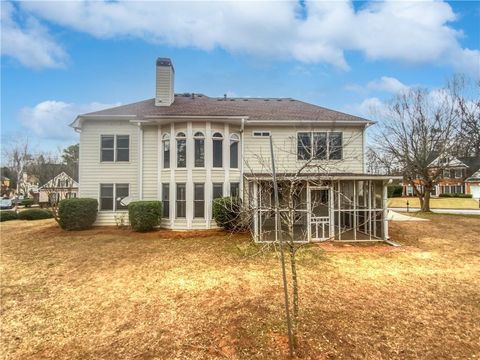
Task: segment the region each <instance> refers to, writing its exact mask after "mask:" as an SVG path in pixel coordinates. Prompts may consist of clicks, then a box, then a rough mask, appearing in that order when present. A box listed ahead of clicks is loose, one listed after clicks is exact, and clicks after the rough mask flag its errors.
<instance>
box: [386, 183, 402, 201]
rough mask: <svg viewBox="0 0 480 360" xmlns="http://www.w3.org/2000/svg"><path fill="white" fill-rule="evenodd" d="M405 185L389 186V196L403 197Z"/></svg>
mask: <svg viewBox="0 0 480 360" xmlns="http://www.w3.org/2000/svg"><path fill="white" fill-rule="evenodd" d="M402 194H403V186H402V185H390V186H388V187H387V196H388V197H389V198H392V197H402Z"/></svg>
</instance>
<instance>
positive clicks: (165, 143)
mask: <svg viewBox="0 0 480 360" xmlns="http://www.w3.org/2000/svg"><path fill="white" fill-rule="evenodd" d="M162 148H163V168H164V169H168V168H170V135H168V134H164V135H163V137H162Z"/></svg>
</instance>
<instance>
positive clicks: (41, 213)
mask: <svg viewBox="0 0 480 360" xmlns="http://www.w3.org/2000/svg"><path fill="white" fill-rule="evenodd" d="M52 217H53V215H52V212H51V211H50V210H45V209H28V210H23V211H20V212H19V213H18V219H19V220H42V219H50V218H52Z"/></svg>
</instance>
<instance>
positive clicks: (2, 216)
mask: <svg viewBox="0 0 480 360" xmlns="http://www.w3.org/2000/svg"><path fill="white" fill-rule="evenodd" d="M17 219H18V214H17V213H16V212H15V211H13V210H5V211H0V221H10V220H17Z"/></svg>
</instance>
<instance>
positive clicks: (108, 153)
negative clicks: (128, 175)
mask: <svg viewBox="0 0 480 360" xmlns="http://www.w3.org/2000/svg"><path fill="white" fill-rule="evenodd" d="M114 144H115V137H114V136H113V135H102V136H101V146H102V151H101V155H100V156H101V157H100V161H113V160H114V159H113V158H114V155H113V154H114V148H115V145H114Z"/></svg>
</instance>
